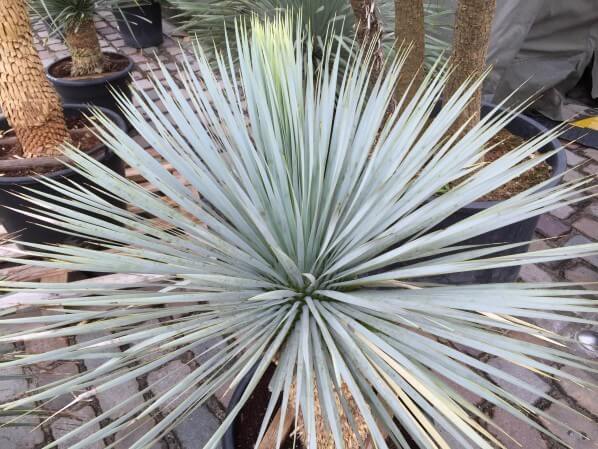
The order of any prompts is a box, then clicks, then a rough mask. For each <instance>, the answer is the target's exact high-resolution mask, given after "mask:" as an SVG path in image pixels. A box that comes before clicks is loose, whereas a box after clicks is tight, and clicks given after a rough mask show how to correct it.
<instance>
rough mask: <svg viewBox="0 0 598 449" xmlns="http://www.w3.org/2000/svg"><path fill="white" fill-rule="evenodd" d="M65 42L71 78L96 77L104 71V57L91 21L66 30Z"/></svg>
mask: <svg viewBox="0 0 598 449" xmlns="http://www.w3.org/2000/svg"><path fill="white" fill-rule="evenodd" d="M65 40H66V45H67V47H68V48H69V51H70V53H71V58H72V66H71V76H89V75H97V74H99V73H102V72H103V71H104V55H103V54H102V50H101V49H100V41H99V40H98V33H97V31H96V27H95V24H94V23H93V20H92V19H88V20H85V21H83V22H81V23H80V24H79V25H78V26H76V27H73V28H70V29H67V30H66V31H65Z"/></svg>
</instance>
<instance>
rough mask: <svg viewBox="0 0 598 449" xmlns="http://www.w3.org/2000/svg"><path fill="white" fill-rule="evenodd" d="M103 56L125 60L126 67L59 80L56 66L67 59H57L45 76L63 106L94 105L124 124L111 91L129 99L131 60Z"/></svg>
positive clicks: (122, 116)
mask: <svg viewBox="0 0 598 449" xmlns="http://www.w3.org/2000/svg"><path fill="white" fill-rule="evenodd" d="M104 54H105V55H117V56H118V57H122V58H125V59H126V60H127V66H126V67H125V68H124V69H122V70H119V71H118V72H113V73H108V74H105V75H98V76H93V77H85V78H82V77H78V78H61V77H58V76H55V71H56V66H57V65H58V64H60V63H61V62H63V61H66V60H69V59H70V56H69V57H66V58H62V59H59V60H58V61H55V62H53V63H52V64H50V65H49V66H48V67H47V68H46V75H47V76H48V79H49V80H50V82H51V83H52V84H53V85H54V88H55V89H56V91H57V92H58V94H59V95H60V98H62V102H63V103H64V104H83V105H94V106H100V107H102V108H106V109H110V110H111V111H114V112H116V113H117V114H119V115H120V116H121V118H122V119H123V120H125V123H127V125H128V122H127V120H126V118H125V117H124V115H123V114H122V113H121V112H120V109H119V107H118V106H117V104H116V99H115V98H114V96H113V94H112V89H116V90H117V91H122V92H124V93H125V94H126V95H127V97H129V98H131V92H130V90H129V84H130V81H131V80H130V76H129V74H130V73H131V71H132V70H133V66H134V64H133V60H132V59H131V58H129V57H128V56H126V55H121V54H118V53H104Z"/></svg>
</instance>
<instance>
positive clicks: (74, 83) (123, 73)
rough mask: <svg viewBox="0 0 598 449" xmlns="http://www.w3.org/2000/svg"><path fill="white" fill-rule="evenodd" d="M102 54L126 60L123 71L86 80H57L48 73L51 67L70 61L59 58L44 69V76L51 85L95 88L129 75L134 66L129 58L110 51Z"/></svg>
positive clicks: (57, 78)
mask: <svg viewBox="0 0 598 449" xmlns="http://www.w3.org/2000/svg"><path fill="white" fill-rule="evenodd" d="M102 54H104V55H117V56H122V57H124V58H127V61H128V64H127V66H126V67H125V68H124V69H122V70H119V71H118V72H114V73H111V74H109V75H106V76H94V77H93V78H89V79H87V78H82V79H69V78H59V77H56V76H53V75H52V74H51V73H50V71H51V70H52V68H53V67H55V66H56V64H59V63H61V62H63V61H65V60H67V59H71V57H70V56H65V57H64V58H60V59H58V60H57V61H54V62H53V63H51V64H50V65H49V66H48V67H46V69H45V70H46V76H47V77H48V79H49V80H50V81H52V83H54V84H56V85H58V86H97V85H99V84H107V83H110V82H112V81H115V80H120V79H123V78H126V77H127V76H129V73H131V71H132V70H133V66H134V65H135V63H134V62H133V60H132V59H131V57H130V56H128V55H124V54H122V53H115V52H111V51H103V52H102Z"/></svg>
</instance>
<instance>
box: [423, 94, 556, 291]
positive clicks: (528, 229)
mask: <svg viewBox="0 0 598 449" xmlns="http://www.w3.org/2000/svg"><path fill="white" fill-rule="evenodd" d="M493 108H494V106H493V105H484V106H482V114H486V113H488V112H489V111H491V110H492V109H493ZM506 129H507V130H508V131H509V132H511V133H512V134H514V135H516V136H519V137H522V138H524V139H528V138H531V137H534V136H536V135H538V134H540V133H543V132H546V128H545V127H544V126H542V125H541V124H539V123H538V122H536V121H535V120H533V119H531V118H529V117H526V116H525V115H519V116H518V117H517V118H515V119H514V120H513V121H511V123H509V124H508V125H507V127H506ZM560 146H561V145H560V144H559V142H558V140H553V141H552V142H550V143H549V144H547V145H546V146H545V147H544V148H542V149H541V150H540V151H541V152H546V151H552V150H554V149H557V148H559V147H560ZM547 162H548V164H550V166H551V167H552V181H551V182H550V183H549V184H548V185H547V186H546V187H545V188H550V187H554V186H557V185H558V184H560V183H561V175H562V174H563V173H564V172H565V170H566V168H567V158H566V156H565V153H564V151H559V152H558V153H556V154H555V155H553V156H551V157H550V158H549V159H548V160H547ZM495 204H497V201H475V202H473V203H471V204H470V205H469V206H467V207H464V208H463V209H461V210H459V211H457V212H455V213H454V214H453V215H451V216H450V217H448V218H447V219H445V220H444V221H443V222H442V223H440V224H439V225H438V228H444V227H447V226H449V225H452V224H454V223H457V222H459V221H461V220H464V219H466V218H468V217H471V216H472V215H474V214H476V213H478V212H481V211H483V210H485V209H488V208H489V207H492V206H494V205H495ZM539 219H540V216H536V217H532V218H528V219H527V220H523V221H520V222H518V223H513V224H510V225H508V226H504V227H502V228H498V229H495V230H494V231H491V232H487V233H486V234H482V235H479V236H477V237H475V238H472V239H468V240H465V241H464V242H461V244H465V245H471V244H474V245H480V244H492V243H519V242H528V241H530V240H532V239H533V238H534V231H535V230H536V226H537V225H538V220H539ZM525 251H527V246H521V247H518V248H515V249H512V250H509V251H504V252H501V253H497V254H496V256H500V255H508V254H518V253H522V252H525ZM519 270H520V267H518V266H516V267H506V268H495V269H491V270H478V271H469V272H463V273H452V274H447V275H443V276H435V277H432V278H430V280H432V281H435V282H441V283H448V284H481V283H496V282H513V281H515V280H516V279H517V277H518V276H519Z"/></svg>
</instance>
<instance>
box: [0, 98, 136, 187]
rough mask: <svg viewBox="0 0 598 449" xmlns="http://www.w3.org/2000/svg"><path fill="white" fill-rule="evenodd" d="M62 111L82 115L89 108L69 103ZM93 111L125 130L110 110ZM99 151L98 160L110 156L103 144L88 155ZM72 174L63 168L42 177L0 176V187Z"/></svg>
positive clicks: (125, 126)
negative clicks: (80, 113)
mask: <svg viewBox="0 0 598 449" xmlns="http://www.w3.org/2000/svg"><path fill="white" fill-rule="evenodd" d="M63 109H64V111H65V112H68V111H74V112H82V113H83V112H85V111H89V110H90V107H89V106H86V105H84V104H69V103H67V104H65V105H63ZM94 109H99V110H100V111H102V112H103V113H104V114H105V115H106V116H107V117H108V118H109V119H110V120H112V121H113V122H114V124H116V125H117V126H118V127H119V128H120V129H122V130H123V131H126V130H127V125H126V123H125V121H124V120H123V118H122V117H121V116H120V115H118V114H117V113H116V112H114V111H112V110H110V109H107V108H103V107H100V106H94ZM2 120H5V116H4V115H0V121H2ZM100 151H104V155H102V157H100V158H99V160H102V159H104V158H105V157H106V156H107V155H108V154H110V150H109V149H108V148H106V147H105V145H104V144H103V143H100V144H98V145H97V146H96V147H94V148H92V149H91V150H90V151H88V154H93V155H95V154H99V153H100ZM72 172H73V170H72V169H71V168H68V167H67V168H63V169H61V170H57V171H50V172H46V173H44V174H43V175H32V176H0V185H11V184H13V185H27V184H36V183H38V182H39V179H40V178H42V177H45V178H50V179H54V178H60V177H63V176H66V175H68V174H70V173H72Z"/></svg>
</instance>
